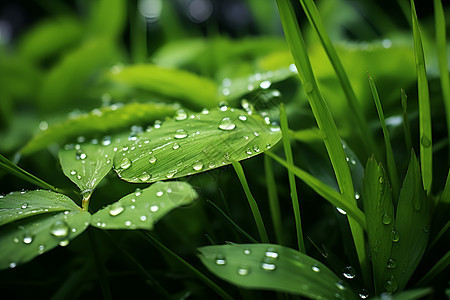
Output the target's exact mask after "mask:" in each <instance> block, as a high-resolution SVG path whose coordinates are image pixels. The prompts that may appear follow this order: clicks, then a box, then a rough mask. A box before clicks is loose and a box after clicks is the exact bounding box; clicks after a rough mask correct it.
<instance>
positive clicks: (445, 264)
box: [417, 251, 450, 286]
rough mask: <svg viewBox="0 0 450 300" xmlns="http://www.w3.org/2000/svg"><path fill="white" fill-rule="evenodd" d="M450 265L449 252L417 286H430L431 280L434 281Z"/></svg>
mask: <svg viewBox="0 0 450 300" xmlns="http://www.w3.org/2000/svg"><path fill="white" fill-rule="evenodd" d="M449 265H450V251H447V253H446V254H445V255H444V256H443V257H442V258H441V259H440V260H439V261H438V262H437V263H435V264H434V266H433V267H432V268H431V269H430V271H428V272H427V274H425V276H423V277H422V279H420V281H419V282H418V283H417V285H419V286H422V285H426V284H429V283H430V282H431V280H433V279H434V278H435V277H436V276H437V275H438V274H439V273H441V272H442V271H444V270H445V269H446V268H447V267H448V266H449Z"/></svg>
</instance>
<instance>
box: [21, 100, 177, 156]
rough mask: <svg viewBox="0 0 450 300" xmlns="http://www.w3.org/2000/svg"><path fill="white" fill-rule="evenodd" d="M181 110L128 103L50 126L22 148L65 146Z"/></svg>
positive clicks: (169, 106) (159, 105)
mask: <svg viewBox="0 0 450 300" xmlns="http://www.w3.org/2000/svg"><path fill="white" fill-rule="evenodd" d="M178 108H179V107H178V106H177V105H169V104H159V103H152V102H149V103H137V102H136V103H129V104H125V105H123V106H117V105H111V106H108V107H102V108H97V109H94V110H92V111H91V112H89V113H86V114H81V115H79V116H76V117H75V118H70V119H68V120H66V121H65V122H62V123H59V124H55V125H51V126H49V128H48V129H47V130H45V131H41V132H39V133H38V134H37V135H36V136H35V137H34V138H33V139H32V140H31V141H30V142H29V143H28V144H27V145H26V146H25V147H24V148H23V149H22V153H23V154H30V153H33V152H35V151H37V150H40V149H42V148H44V147H46V146H48V145H49V144H51V143H56V142H60V143H63V142H65V141H67V140H69V139H71V138H75V137H78V136H86V135H93V134H104V135H106V134H109V133H110V132H112V131H115V130H117V129H121V128H127V127H129V126H131V125H139V124H149V123H151V122H154V121H155V120H156V119H164V118H165V117H168V116H171V115H173V114H174V113H175V111H176V110H177V109H178Z"/></svg>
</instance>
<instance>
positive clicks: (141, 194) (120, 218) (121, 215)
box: [91, 181, 197, 230]
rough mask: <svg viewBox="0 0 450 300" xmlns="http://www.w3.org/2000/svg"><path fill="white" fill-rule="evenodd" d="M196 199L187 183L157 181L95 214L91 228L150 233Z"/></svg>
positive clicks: (194, 193) (195, 194)
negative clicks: (162, 221)
mask: <svg viewBox="0 0 450 300" xmlns="http://www.w3.org/2000/svg"><path fill="white" fill-rule="evenodd" d="M196 198H197V192H196V191H195V190H194V189H193V188H192V186H191V185H189V184H188V183H185V182H181V181H171V182H157V183H155V184H152V185H151V186H150V187H148V188H146V189H143V190H141V189H137V190H136V191H135V192H134V193H131V194H129V195H126V196H125V197H123V198H122V199H120V200H119V201H117V202H115V203H113V204H111V205H108V206H106V207H104V208H103V209H101V210H99V211H97V212H96V213H95V214H94V215H93V216H92V219H91V225H92V226H94V227H98V228H102V229H138V228H139V229H147V230H150V229H152V228H153V224H155V223H156V222H157V221H158V220H159V219H161V218H162V217H164V216H165V215H166V214H167V213H169V212H170V211H171V210H172V209H174V208H176V207H178V206H181V205H187V204H191V203H192V202H193V201H194V200H195V199H196Z"/></svg>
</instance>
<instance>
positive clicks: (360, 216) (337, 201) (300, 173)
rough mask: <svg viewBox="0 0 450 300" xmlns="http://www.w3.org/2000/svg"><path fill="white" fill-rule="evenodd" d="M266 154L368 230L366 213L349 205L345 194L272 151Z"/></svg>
mask: <svg viewBox="0 0 450 300" xmlns="http://www.w3.org/2000/svg"><path fill="white" fill-rule="evenodd" d="M265 153H266V155H268V156H270V157H271V158H273V159H274V160H276V161H277V162H278V163H279V164H281V165H282V166H284V167H285V168H287V169H289V170H291V171H292V172H293V173H294V174H295V176H297V177H298V178H299V179H300V180H302V181H303V182H304V183H306V184H307V185H308V186H309V187H310V188H312V189H313V190H314V191H315V192H316V193H317V194H319V195H320V196H322V197H323V198H324V199H325V200H327V201H328V202H330V203H331V204H332V205H334V206H336V207H339V208H341V209H343V210H344V211H345V212H346V213H347V215H348V216H350V217H352V218H353V219H354V220H355V221H356V222H358V224H359V225H360V226H361V228H363V229H365V228H366V218H365V216H364V213H363V212H362V211H361V210H360V209H359V208H358V207H357V206H356V204H352V203H349V201H348V200H347V198H346V197H345V196H344V195H343V194H340V193H339V192H337V191H336V190H335V189H333V188H331V187H329V186H328V185H326V184H325V183H323V182H322V181H320V180H319V179H317V178H316V177H314V176H312V175H311V174H309V173H308V172H305V171H304V170H302V169H300V168H298V167H296V166H294V165H292V164H289V163H288V162H287V161H285V160H284V159H282V158H280V157H279V156H277V155H276V154H273V153H272V152H270V151H266V152H265Z"/></svg>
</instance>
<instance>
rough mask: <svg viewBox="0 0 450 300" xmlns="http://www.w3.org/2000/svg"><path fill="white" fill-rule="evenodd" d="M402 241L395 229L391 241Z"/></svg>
mask: <svg viewBox="0 0 450 300" xmlns="http://www.w3.org/2000/svg"><path fill="white" fill-rule="evenodd" d="M399 239H400V234H399V233H398V231H397V230H396V229H395V228H394V229H392V231H391V240H392V241H393V242H398V240H399Z"/></svg>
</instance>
